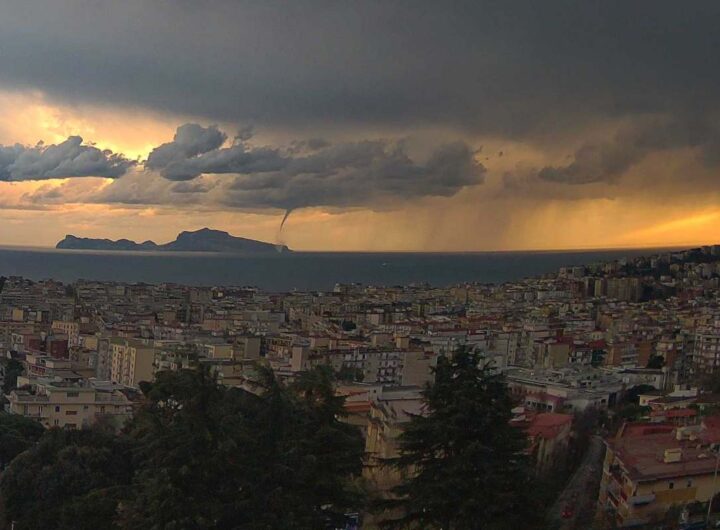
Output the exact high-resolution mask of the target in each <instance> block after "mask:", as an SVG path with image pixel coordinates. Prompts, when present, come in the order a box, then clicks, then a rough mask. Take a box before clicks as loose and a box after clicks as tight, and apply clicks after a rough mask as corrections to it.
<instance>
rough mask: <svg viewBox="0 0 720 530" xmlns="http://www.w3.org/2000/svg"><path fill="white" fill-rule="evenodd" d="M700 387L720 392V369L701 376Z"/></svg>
mask: <svg viewBox="0 0 720 530" xmlns="http://www.w3.org/2000/svg"><path fill="white" fill-rule="evenodd" d="M699 383H700V388H702V389H703V390H705V391H706V392H712V393H713V394H720V371H715V372H710V373H707V374H704V375H702V376H700V380H699Z"/></svg>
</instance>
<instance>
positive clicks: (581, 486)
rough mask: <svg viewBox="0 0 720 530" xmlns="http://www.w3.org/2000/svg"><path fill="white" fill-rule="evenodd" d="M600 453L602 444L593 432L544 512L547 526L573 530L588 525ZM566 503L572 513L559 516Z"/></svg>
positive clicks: (593, 500)
mask: <svg viewBox="0 0 720 530" xmlns="http://www.w3.org/2000/svg"><path fill="white" fill-rule="evenodd" d="M604 457H605V445H604V444H603V442H602V439H601V438H600V437H599V436H593V437H592V438H591V439H590V445H589V447H588V449H587V451H586V452H585V456H584V457H583V460H582V462H581V463H580V465H579V466H578V468H577V469H576V470H575V473H573V475H572V477H570V480H569V481H568V483H567V485H566V486H565V489H564V490H563V491H562V493H560V495H559V496H558V498H557V500H556V501H555V503H554V504H553V505H552V507H551V508H550V511H549V512H548V521H549V523H550V526H549V527H550V528H554V529H555V528H556V529H558V530H573V529H585V528H590V527H591V525H592V521H593V518H594V517H595V507H596V503H597V496H598V489H599V487H600V478H601V476H602V464H603V458H604ZM566 507H569V508H570V509H571V510H572V515H571V516H570V517H569V518H568V519H563V517H562V512H563V511H564V510H565V508H566Z"/></svg>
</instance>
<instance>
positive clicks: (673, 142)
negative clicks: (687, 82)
mask: <svg viewBox="0 0 720 530" xmlns="http://www.w3.org/2000/svg"><path fill="white" fill-rule="evenodd" d="M682 148H698V150H699V152H698V155H699V156H700V159H701V160H702V162H703V163H705V164H706V165H717V164H718V163H720V151H719V149H718V148H720V129H718V128H717V127H715V126H714V124H713V123H711V122H709V121H706V120H705V119H688V120H681V121H680V120H669V121H668V120H649V121H646V123H643V124H638V125H635V126H633V127H631V128H629V129H625V130H622V131H620V132H619V133H617V134H616V135H615V137H614V138H612V139H611V140H609V141H607V142H604V143H586V144H584V145H582V146H581V147H580V148H579V149H577V150H576V151H575V153H574V154H573V156H572V161H571V162H570V163H568V164H566V165H561V166H547V167H544V168H542V169H541V170H540V171H539V172H538V173H537V176H538V177H539V178H541V179H543V180H547V181H552V182H559V183H564V184H590V183H594V182H615V181H617V180H618V179H619V178H620V177H621V176H622V174H623V173H625V172H626V171H628V170H629V169H630V168H631V167H632V166H634V165H636V164H638V163H640V162H641V161H642V160H643V159H645V158H646V157H647V156H648V155H650V154H652V153H654V152H660V151H666V150H669V149H682Z"/></svg>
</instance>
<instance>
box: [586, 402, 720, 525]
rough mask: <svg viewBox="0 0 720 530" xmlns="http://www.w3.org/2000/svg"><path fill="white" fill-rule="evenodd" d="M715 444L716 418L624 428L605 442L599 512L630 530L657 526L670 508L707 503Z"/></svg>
mask: <svg viewBox="0 0 720 530" xmlns="http://www.w3.org/2000/svg"><path fill="white" fill-rule="evenodd" d="M678 410H681V409H673V412H676V411H678ZM667 412H670V411H667ZM718 443H720V418H706V419H705V421H704V422H703V424H702V425H693V426H688V427H672V426H670V425H667V424H658V423H643V424H627V425H625V426H623V427H622V428H621V429H620V430H619V431H618V434H617V435H616V436H615V437H613V438H608V439H606V440H605V445H606V447H607V452H606V454H605V462H604V465H603V476H602V480H601V483H600V494H599V498H598V506H599V509H600V510H601V511H602V513H604V514H605V515H606V516H607V517H608V518H609V519H610V520H611V521H612V522H613V523H614V524H616V525H617V526H618V527H620V528H628V527H633V526H642V525H647V524H652V523H655V522H659V521H661V520H662V518H663V517H664V516H665V515H666V513H667V511H668V510H669V509H670V508H671V507H674V506H685V505H687V504H689V503H692V502H701V503H707V502H709V501H710V499H711V498H712V497H713V496H714V494H715V492H716V488H715V481H714V474H715V469H716V465H717V460H716V458H717V457H716V454H715V453H714V452H713V450H712V449H713V446H715V445H717V444H718Z"/></svg>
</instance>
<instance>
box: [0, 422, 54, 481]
mask: <svg viewBox="0 0 720 530" xmlns="http://www.w3.org/2000/svg"><path fill="white" fill-rule="evenodd" d="M44 432H45V429H44V427H43V426H42V425H40V424H39V423H38V422H36V421H35V420H32V419H30V418H26V417H24V416H20V415H17V414H8V413H0V469H4V468H5V467H6V466H7V465H8V464H10V462H11V461H12V460H13V458H15V457H16V456H17V455H19V454H20V453H22V452H23V451H25V450H26V449H29V448H30V447H31V446H32V445H33V444H34V443H35V442H37V441H38V440H39V439H40V437H41V436H42V435H43V433H44Z"/></svg>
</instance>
